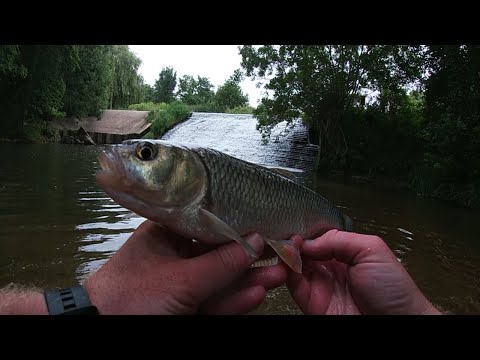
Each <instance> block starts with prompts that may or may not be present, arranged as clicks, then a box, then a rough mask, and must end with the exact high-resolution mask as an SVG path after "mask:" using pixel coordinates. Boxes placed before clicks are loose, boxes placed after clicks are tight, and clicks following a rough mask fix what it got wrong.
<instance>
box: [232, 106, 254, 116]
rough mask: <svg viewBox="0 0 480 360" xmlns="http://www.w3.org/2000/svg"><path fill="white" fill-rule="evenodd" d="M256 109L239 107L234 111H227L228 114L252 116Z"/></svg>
mask: <svg viewBox="0 0 480 360" xmlns="http://www.w3.org/2000/svg"><path fill="white" fill-rule="evenodd" d="M254 110H255V109H254V108H253V107H251V106H237V107H235V108H233V109H227V110H226V112H227V113H229V114H251V115H253V111H254Z"/></svg>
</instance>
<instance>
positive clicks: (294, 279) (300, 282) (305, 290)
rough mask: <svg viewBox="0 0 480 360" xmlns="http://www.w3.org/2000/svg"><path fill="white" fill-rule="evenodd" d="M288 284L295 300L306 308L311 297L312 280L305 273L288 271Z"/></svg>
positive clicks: (301, 306) (302, 307)
mask: <svg viewBox="0 0 480 360" xmlns="http://www.w3.org/2000/svg"><path fill="white" fill-rule="evenodd" d="M286 286H287V289H288V291H289V292H290V294H291V295H292V298H293V300H294V301H295V302H296V303H297V305H298V306H299V307H300V308H301V309H305V308H306V306H307V305H308V301H309V299H310V292H311V290H310V289H311V287H310V282H309V281H308V279H307V278H306V277H305V276H304V275H303V274H298V273H296V272H293V271H289V272H288V276H287V281H286Z"/></svg>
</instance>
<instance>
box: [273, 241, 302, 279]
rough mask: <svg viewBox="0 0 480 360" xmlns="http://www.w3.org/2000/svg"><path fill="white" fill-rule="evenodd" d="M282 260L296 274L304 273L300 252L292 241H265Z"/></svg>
mask: <svg viewBox="0 0 480 360" xmlns="http://www.w3.org/2000/svg"><path fill="white" fill-rule="evenodd" d="M265 241H266V242H267V243H268V245H270V246H271V247H272V248H273V250H275V252H276V253H277V254H278V256H280V258H281V259H282V260H283V261H284V262H285V263H286V264H287V265H288V266H289V267H290V268H291V269H292V270H293V271H295V272H297V273H299V274H301V273H302V258H301V256H300V251H299V250H298V249H297V248H296V247H295V245H293V241H292V240H271V239H265Z"/></svg>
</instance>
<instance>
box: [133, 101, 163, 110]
mask: <svg viewBox="0 0 480 360" xmlns="http://www.w3.org/2000/svg"><path fill="white" fill-rule="evenodd" d="M167 108H168V104H167V103H160V104H158V103H153V102H144V103H140V104H131V105H129V106H128V110H139V111H150V110H152V111H155V110H166V109H167Z"/></svg>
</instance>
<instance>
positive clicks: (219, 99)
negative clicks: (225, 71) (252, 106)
mask: <svg viewBox="0 0 480 360" xmlns="http://www.w3.org/2000/svg"><path fill="white" fill-rule="evenodd" d="M242 79H243V78H242V74H241V72H240V70H236V71H235V72H234V73H233V75H232V76H230V77H229V78H228V79H227V80H226V81H225V83H223V85H221V86H220V87H219V88H218V90H217V92H216V94H215V102H216V104H217V105H218V106H220V107H221V108H222V109H223V110H225V109H227V108H229V109H233V108H235V107H237V106H246V105H247V104H248V95H246V94H244V93H243V92H242V89H241V87H240V85H239V84H240V82H241V81H242Z"/></svg>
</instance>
